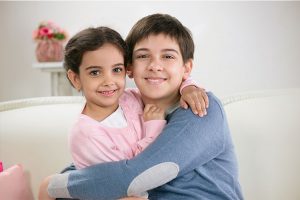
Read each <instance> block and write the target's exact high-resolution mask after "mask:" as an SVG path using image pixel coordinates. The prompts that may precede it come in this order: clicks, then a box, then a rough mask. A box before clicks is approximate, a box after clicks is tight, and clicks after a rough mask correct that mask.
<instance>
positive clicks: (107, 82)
mask: <svg viewBox="0 0 300 200" xmlns="http://www.w3.org/2000/svg"><path fill="white" fill-rule="evenodd" d="M113 84H114V80H113V76H112V74H111V73H105V74H104V79H103V85H105V86H110V85H113Z"/></svg>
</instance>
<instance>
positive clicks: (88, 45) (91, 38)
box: [64, 27, 128, 74]
mask: <svg viewBox="0 0 300 200" xmlns="http://www.w3.org/2000/svg"><path fill="white" fill-rule="evenodd" d="M107 43H110V44H112V45H115V46H116V47H117V48H118V49H119V50H120V51H121V52H122V53H123V56H124V65H125V67H126V66H127V58H128V48H127V45H126V43H125V41H124V40H123V38H122V36H121V35H120V34H119V33H118V32H116V31H115V30H113V29H110V28H108V27H97V28H87V29H84V30H82V31H80V32H79V33H77V34H76V35H74V36H73V37H72V38H71V39H70V40H69V41H68V43H67V45H66V47H65V55H64V68H65V70H66V71H68V70H69V69H71V70H72V71H73V72H75V73H77V74H79V66H80V65H81V62H82V57H83V54H84V53H85V52H87V51H95V50H97V49H98V48H100V47H101V46H103V45H104V44H107Z"/></svg>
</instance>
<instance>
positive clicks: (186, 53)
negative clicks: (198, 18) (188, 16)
mask: <svg viewBox="0 0 300 200" xmlns="http://www.w3.org/2000/svg"><path fill="white" fill-rule="evenodd" d="M160 33H163V34H165V35H167V36H170V37H171V38H172V39H175V40H176V41H177V43H178V45H179V48H180V51H181V55H182V59H183V61H184V62H186V61H187V60H188V59H193V58H194V48H195V47H194V41H193V39H192V34H191V32H190V31H189V29H188V28H186V27H185V26H183V25H182V24H181V22H180V21H179V20H178V19H176V18H175V17H172V16H170V15H168V14H153V15H148V16H146V17H143V18H142V19H140V20H139V21H138V22H137V23H136V24H135V25H134V26H133V27H132V29H131V30H130V32H129V34H128V36H127V38H126V43H127V45H128V49H129V57H128V63H129V64H132V53H133V49H134V46H135V45H136V43H138V42H139V41H141V40H142V39H144V38H146V37H148V36H149V35H152V34H153V35H158V34H160Z"/></svg>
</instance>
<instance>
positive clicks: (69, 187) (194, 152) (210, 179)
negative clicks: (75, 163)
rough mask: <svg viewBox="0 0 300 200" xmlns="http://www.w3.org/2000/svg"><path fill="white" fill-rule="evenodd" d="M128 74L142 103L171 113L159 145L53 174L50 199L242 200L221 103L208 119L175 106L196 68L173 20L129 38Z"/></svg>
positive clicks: (156, 20)
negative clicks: (126, 157) (124, 157)
mask: <svg viewBox="0 0 300 200" xmlns="http://www.w3.org/2000/svg"><path fill="white" fill-rule="evenodd" d="M126 42H127V44H128V45H129V52H130V57H129V59H130V60H129V67H130V71H131V77H132V78H134V81H135V83H136V85H137V87H138V88H139V90H140V92H141V96H142V100H143V102H144V104H148V103H153V104H156V105H157V106H159V107H161V108H163V109H165V110H168V112H167V114H168V116H167V118H166V119H167V125H166V127H165V128H164V130H163V132H162V133H161V134H160V135H159V136H158V138H157V139H156V140H155V141H154V142H153V143H152V144H151V145H150V146H149V147H148V148H147V149H145V151H143V152H141V153H140V154H139V155H138V156H136V157H135V158H133V159H131V160H123V161H119V162H112V163H104V164H98V165H94V166H91V167H87V168H85V169H82V170H75V171H71V172H70V173H66V174H59V175H55V176H53V177H52V178H51V180H50V184H49V187H48V191H49V194H50V196H52V197H65V198H79V199H98V200H99V199H117V198H121V197H125V196H142V195H143V194H144V193H145V192H147V191H148V192H149V199H172V200H177V199H195V200H196V199H197V200H199V199H214V200H215V199H242V198H243V197H242V194H241V189H240V185H239V182H238V169H237V161H236V157H235V153H234V148H233V144H232V140H231V137H230V132H229V129H228V125H227V121H226V116H225V113H224V110H223V108H222V105H221V103H220V101H219V100H218V99H217V98H216V97H215V96H214V95H213V94H212V93H208V96H209V102H210V106H209V108H208V112H207V113H208V114H207V115H206V116H205V117H203V118H199V117H197V116H196V115H194V114H193V113H192V112H191V110H184V109H181V108H179V107H178V104H179V92H178V91H179V87H180V84H181V82H182V80H184V79H185V78H186V77H187V76H189V74H190V72H191V70H192V67H193V53H194V43H193V40H192V37H191V35H190V33H189V31H188V30H187V28H186V27H184V26H183V25H182V24H181V23H180V22H179V21H178V20H177V19H176V18H174V17H171V16H169V15H163V14H154V15H150V16H146V17H144V18H142V19H141V20H139V21H138V22H137V23H136V24H135V25H134V26H133V28H132V30H131V31H130V33H129V35H128V37H127V39H126Z"/></svg>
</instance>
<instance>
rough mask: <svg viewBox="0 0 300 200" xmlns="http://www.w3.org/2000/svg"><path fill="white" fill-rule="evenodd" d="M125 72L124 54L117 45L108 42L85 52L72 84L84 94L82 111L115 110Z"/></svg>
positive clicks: (122, 88) (122, 86)
mask: <svg viewBox="0 0 300 200" xmlns="http://www.w3.org/2000/svg"><path fill="white" fill-rule="evenodd" d="M125 74H126V73H125V66H124V57H123V54H122V52H121V51H120V50H119V49H118V48H116V46H114V45H112V44H109V43H107V44H104V45H103V46H101V47H100V48H99V49H97V50H95V51H88V52H85V53H84V54H83V58H82V62H81V65H80V67H79V76H78V75H77V74H75V76H76V77H75V78H74V82H75V84H73V85H74V86H75V87H76V88H77V89H81V90H82V92H83V94H84V96H85V98H86V101H87V105H86V109H85V112H88V113H89V112H91V111H101V110H103V109H109V110H111V111H114V110H115V109H116V108H117V107H118V104H119V97H120V96H121V95H122V93H123V92H124V89H125Z"/></svg>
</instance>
